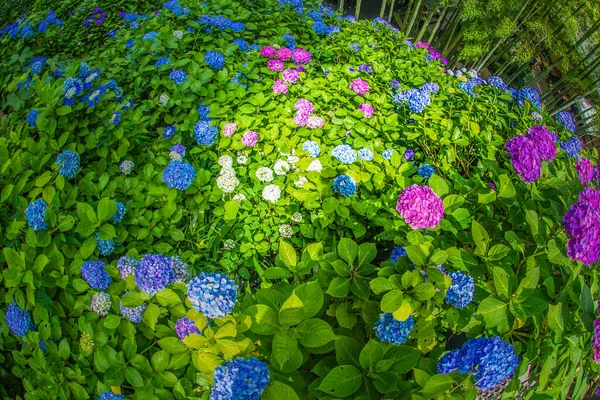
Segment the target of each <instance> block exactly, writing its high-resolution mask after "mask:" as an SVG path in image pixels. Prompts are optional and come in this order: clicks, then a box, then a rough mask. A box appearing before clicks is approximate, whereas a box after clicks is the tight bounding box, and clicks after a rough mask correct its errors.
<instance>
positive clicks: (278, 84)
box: [273, 79, 288, 94]
mask: <svg viewBox="0 0 600 400" xmlns="http://www.w3.org/2000/svg"><path fill="white" fill-rule="evenodd" d="M287 92H288V85H286V84H285V82H284V81H282V80H281V79H278V80H276V81H275V82H274V83H273V93H275V94H281V93H283V94H285V93H287Z"/></svg>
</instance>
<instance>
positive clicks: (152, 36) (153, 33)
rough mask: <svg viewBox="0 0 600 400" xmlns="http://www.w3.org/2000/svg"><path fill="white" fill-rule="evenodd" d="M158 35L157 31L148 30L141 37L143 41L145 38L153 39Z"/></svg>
mask: <svg viewBox="0 0 600 400" xmlns="http://www.w3.org/2000/svg"><path fill="white" fill-rule="evenodd" d="M157 37H158V32H148V33H146V34H144V36H143V37H142V40H143V41H144V42H145V41H147V40H154V39H156V38H157Z"/></svg>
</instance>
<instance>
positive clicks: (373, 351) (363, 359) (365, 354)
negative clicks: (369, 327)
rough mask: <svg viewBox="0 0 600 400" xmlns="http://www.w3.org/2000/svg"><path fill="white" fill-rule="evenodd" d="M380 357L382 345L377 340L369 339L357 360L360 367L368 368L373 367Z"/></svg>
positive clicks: (381, 355) (381, 356)
mask: <svg viewBox="0 0 600 400" xmlns="http://www.w3.org/2000/svg"><path fill="white" fill-rule="evenodd" d="M382 358H383V347H382V346H381V344H379V342H377V341H376V340H374V339H371V340H369V342H368V343H367V344H366V345H365V347H363V349H362V350H361V352H360V355H359V357H358V361H359V363H360V366H361V367H363V368H364V369H369V368H373V367H375V365H377V363H378V362H379V361H380V360H381V359H382Z"/></svg>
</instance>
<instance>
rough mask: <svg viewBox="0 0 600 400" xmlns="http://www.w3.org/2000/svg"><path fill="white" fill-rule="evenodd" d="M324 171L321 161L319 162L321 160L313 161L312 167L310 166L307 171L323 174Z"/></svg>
mask: <svg viewBox="0 0 600 400" xmlns="http://www.w3.org/2000/svg"><path fill="white" fill-rule="evenodd" d="M322 169H323V165H321V161H319V160H313V161H312V162H311V163H310V165H309V166H308V168H306V171H317V172H321V170H322Z"/></svg>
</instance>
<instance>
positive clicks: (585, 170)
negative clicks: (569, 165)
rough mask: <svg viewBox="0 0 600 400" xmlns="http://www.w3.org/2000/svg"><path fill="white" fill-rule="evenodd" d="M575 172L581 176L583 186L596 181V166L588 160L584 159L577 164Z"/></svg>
mask: <svg viewBox="0 0 600 400" xmlns="http://www.w3.org/2000/svg"><path fill="white" fill-rule="evenodd" d="M575 171H577V173H578V174H579V180H580V181H581V185H582V186H585V184H586V183H592V181H593V180H594V165H593V164H592V162H591V161H590V160H588V159H587V158H582V159H580V160H578V161H577V162H576V163H575Z"/></svg>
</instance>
